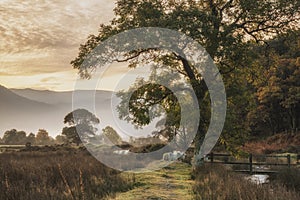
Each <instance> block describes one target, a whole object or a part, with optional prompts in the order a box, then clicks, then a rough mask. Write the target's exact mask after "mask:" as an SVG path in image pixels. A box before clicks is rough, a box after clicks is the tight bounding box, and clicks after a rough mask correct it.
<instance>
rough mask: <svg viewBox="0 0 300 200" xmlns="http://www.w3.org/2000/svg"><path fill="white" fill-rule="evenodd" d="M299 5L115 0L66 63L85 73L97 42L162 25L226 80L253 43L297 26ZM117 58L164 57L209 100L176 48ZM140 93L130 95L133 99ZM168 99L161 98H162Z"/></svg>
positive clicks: (134, 61)
mask: <svg viewBox="0 0 300 200" xmlns="http://www.w3.org/2000/svg"><path fill="white" fill-rule="evenodd" d="M299 5H300V2H299V1H298V0H289V1H286V0H264V1H253V0H226V1H225V0H117V1H116V7H115V9H114V12H115V18H114V19H113V20H112V21H111V22H110V24H107V25H105V24H101V25H100V28H99V33H98V35H91V36H89V38H88V40H87V42H86V43H85V44H83V45H81V46H80V49H79V55H78V57H77V58H75V59H74V60H73V61H72V62H71V64H72V65H73V67H74V68H75V69H78V70H79V73H80V75H81V76H82V77H83V78H89V77H90V75H91V74H90V70H91V69H93V68H95V67H96V66H95V65H82V63H83V61H84V60H85V59H86V58H87V56H88V54H89V53H90V52H91V51H92V50H93V49H94V48H95V47H96V46H97V45H99V44H101V42H103V41H104V40H106V39H108V38H109V37H111V36H113V35H115V34H117V33H120V32H123V31H125V30H129V29H134V28H139V27H163V28H168V29H172V30H177V31H180V32H181V33H184V34H186V35H188V36H190V37H191V38H193V39H194V40H195V41H197V42H199V43H200V44H201V45H202V46H203V47H204V48H205V49H206V50H207V51H208V53H209V54H210V56H211V58H212V59H213V60H214V62H215V63H216V65H217V66H218V67H219V70H220V72H221V74H222V75H224V78H225V82H226V79H227V78H228V79H232V78H233V77H234V76H233V77H232V76H231V75H228V74H232V73H235V72H234V71H233V70H235V69H241V68H246V67H248V66H250V65H251V60H252V59H251V56H250V55H251V51H252V46H253V43H263V42H264V41H265V40H267V39H270V38H272V37H275V36H276V35H278V34H280V33H284V32H288V31H290V30H292V29H298V28H299V7H300V6H299ZM145 55H146V56H145ZM123 58H124V59H122V60H115V61H117V62H127V63H129V67H136V66H137V65H138V64H142V63H143V62H149V60H151V61H153V62H156V63H158V64H159V63H163V64H166V63H167V64H168V66H169V67H170V69H171V70H173V71H175V72H177V73H178V74H181V75H183V76H185V78H186V79H187V80H188V81H189V82H190V83H191V85H192V87H193V89H194V91H195V94H196V96H197V99H198V102H199V104H200V108H203V109H205V107H206V106H203V105H209V100H207V99H209V98H208V97H209V95H208V94H207V93H208V90H207V87H206V85H205V82H204V80H203V79H202V78H201V77H202V76H201V74H199V73H198V72H197V70H196V69H195V66H193V65H192V64H191V63H190V62H188V61H187V60H186V59H185V58H184V57H183V56H180V55H179V54H177V53H176V52H170V53H167V54H166V53H165V52H163V53H162V51H161V50H160V49H153V48H149V49H139V50H137V51H133V52H127V53H126V54H124V55H123ZM143 58H147V59H146V60H145V59H143ZM237 85H238V84H236V83H235V86H237ZM147 87H148V86H146V87H144V88H142V89H144V90H145V89H147ZM148 88H151V90H153V89H155V90H156V91H157V93H159V94H161V95H160V97H161V98H164V99H171V100H172V99H173V98H172V94H169V95H168V90H166V89H165V88H163V87H157V86H155V85H153V87H148ZM165 92H167V93H165ZM164 93H165V94H166V95H165V94H164ZM141 97H142V96H136V99H135V100H137V99H138V98H141ZM157 97H159V96H155V98H157ZM133 100H134V99H133ZM149 100H151V97H150V96H149ZM152 100H153V99H152ZM154 100H155V101H157V102H162V100H161V101H159V100H157V99H154ZM168 103H169V101H165V104H168ZM133 106H134V105H133ZM132 110H133V111H136V112H137V113H131V115H130V116H131V117H129V118H128V116H127V117H126V116H125V117H124V116H123V117H124V118H126V119H127V120H129V121H131V122H133V123H139V122H140V121H142V122H144V120H141V119H142V118H144V117H145V116H143V115H140V114H138V109H132ZM208 112H209V111H208ZM132 116H133V117H132ZM209 116H210V115H209V114H207V116H205V115H204V116H203V115H202V116H201V120H200V123H199V127H198V131H197V137H196V141H198V142H196V149H197V150H199V148H200V145H201V141H202V139H203V137H204V134H205V130H206V127H207V124H208V123H209ZM121 117H122V116H121ZM139 117H140V118H141V119H139ZM233 118H237V117H233ZM201 138H202V139H201ZM199 141H200V142H199Z"/></svg>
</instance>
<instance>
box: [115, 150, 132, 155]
mask: <svg viewBox="0 0 300 200" xmlns="http://www.w3.org/2000/svg"><path fill="white" fill-rule="evenodd" d="M113 153H114V154H118V155H128V153H129V150H115V151H114V152H113Z"/></svg>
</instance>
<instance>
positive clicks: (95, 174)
mask: <svg viewBox="0 0 300 200" xmlns="http://www.w3.org/2000/svg"><path fill="white" fill-rule="evenodd" d="M133 183H134V177H133V175H128V174H127V175H126V176H125V175H121V174H120V173H118V172H117V171H115V170H112V169H109V168H107V167H105V166H104V165H103V164H101V163H100V162H98V161H97V160H96V159H94V158H93V157H92V156H90V155H89V154H88V153H86V152H82V151H74V152H16V153H3V154H0V191H1V192H0V199H1V200H19V199H22V200H41V199H43V200H48V199H49V200H50V199H51V200H52V199H55V200H68V199H70V200H75V199H76V200H93V199H97V200H98V199H103V198H104V197H106V196H108V195H112V194H114V193H116V192H119V191H127V190H129V189H131V188H132V187H133Z"/></svg>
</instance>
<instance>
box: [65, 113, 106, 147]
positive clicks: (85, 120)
mask: <svg viewBox="0 0 300 200" xmlns="http://www.w3.org/2000/svg"><path fill="white" fill-rule="evenodd" d="M64 123H65V124H67V125H68V126H67V127H64V128H63V130H62V135H64V136H66V138H67V140H68V141H69V142H71V143H75V144H76V145H79V144H80V143H81V142H82V141H81V139H83V140H89V139H90V138H91V137H94V136H95V132H96V131H97V129H96V128H95V125H96V124H99V123H100V120H99V119H98V118H97V117H96V116H95V115H94V114H93V113H91V112H89V111H88V110H86V109H76V110H74V111H72V112H70V113H69V114H67V115H66V116H65V118H64ZM79 134H80V136H79Z"/></svg>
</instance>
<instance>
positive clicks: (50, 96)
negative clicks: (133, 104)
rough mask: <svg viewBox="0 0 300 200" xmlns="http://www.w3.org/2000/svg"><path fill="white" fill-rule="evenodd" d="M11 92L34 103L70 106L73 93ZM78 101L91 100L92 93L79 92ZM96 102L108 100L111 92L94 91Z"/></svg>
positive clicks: (28, 90)
mask: <svg viewBox="0 0 300 200" xmlns="http://www.w3.org/2000/svg"><path fill="white" fill-rule="evenodd" d="M11 91H12V92H14V93H16V94H18V95H20V96H22V97H25V98H28V99H31V100H35V101H40V102H44V103H47V104H54V105H57V104H72V98H73V91H67V92H55V91H50V90H33V89H11ZM79 92H80V95H81V96H80V97H79V99H80V100H81V101H87V100H88V98H93V97H92V96H91V94H94V91H84V90H81V91H79ZM95 93H96V95H95V96H96V98H97V100H105V99H110V97H111V95H112V92H110V91H103V90H97V91H95Z"/></svg>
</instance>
